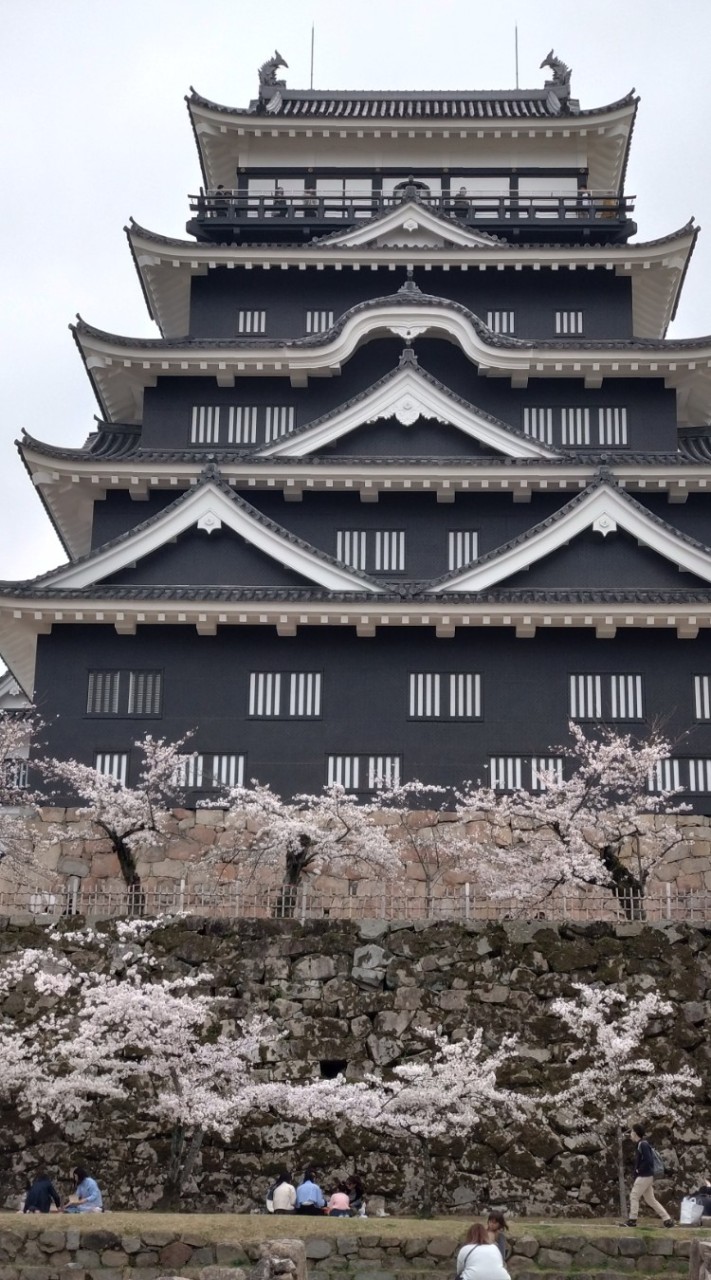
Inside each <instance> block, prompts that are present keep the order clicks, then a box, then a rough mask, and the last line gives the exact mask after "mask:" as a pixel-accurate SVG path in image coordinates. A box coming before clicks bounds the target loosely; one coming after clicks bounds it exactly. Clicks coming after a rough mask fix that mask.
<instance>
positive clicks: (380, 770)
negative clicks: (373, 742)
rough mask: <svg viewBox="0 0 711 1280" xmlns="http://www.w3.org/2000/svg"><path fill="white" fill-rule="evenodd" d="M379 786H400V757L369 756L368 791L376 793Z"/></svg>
mask: <svg viewBox="0 0 711 1280" xmlns="http://www.w3.org/2000/svg"><path fill="white" fill-rule="evenodd" d="M378 785H381V786H384V787H398V786H399V785H400V757H399V756H368V790H369V791H374V790H375V788H376V787H377V786H378Z"/></svg>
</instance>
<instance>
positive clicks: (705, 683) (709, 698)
mask: <svg viewBox="0 0 711 1280" xmlns="http://www.w3.org/2000/svg"><path fill="white" fill-rule="evenodd" d="M694 715H695V716H696V719H697V720H711V676H694Z"/></svg>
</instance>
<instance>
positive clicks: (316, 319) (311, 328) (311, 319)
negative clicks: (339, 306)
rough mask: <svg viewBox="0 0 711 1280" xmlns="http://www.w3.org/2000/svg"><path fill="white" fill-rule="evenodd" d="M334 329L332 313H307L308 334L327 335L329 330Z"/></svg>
mask: <svg viewBox="0 0 711 1280" xmlns="http://www.w3.org/2000/svg"><path fill="white" fill-rule="evenodd" d="M332 327H333V312H332V311H307V312H306V332H307V333H325V332H326V330H327V329H331V328H332Z"/></svg>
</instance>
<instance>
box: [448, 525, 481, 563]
mask: <svg viewBox="0 0 711 1280" xmlns="http://www.w3.org/2000/svg"><path fill="white" fill-rule="evenodd" d="M478 554H479V534H478V533H477V532H476V530H474V529H450V531H449V533H448V534H447V568H448V569H450V570H451V569H461V568H462V566H463V565H465V564H470V563H471V561H472V560H476V558H477V556H478Z"/></svg>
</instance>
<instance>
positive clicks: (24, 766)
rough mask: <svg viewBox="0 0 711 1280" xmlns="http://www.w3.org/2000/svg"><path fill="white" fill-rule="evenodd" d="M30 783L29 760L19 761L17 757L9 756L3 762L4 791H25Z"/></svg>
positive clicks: (1, 788)
mask: <svg viewBox="0 0 711 1280" xmlns="http://www.w3.org/2000/svg"><path fill="white" fill-rule="evenodd" d="M29 781H30V762H29V760H25V759H19V758H18V757H16V756H9V757H8V758H7V759H6V760H3V762H2V786H1V787H0V790H3V791H25V790H26V789H27V787H28V786H29Z"/></svg>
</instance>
